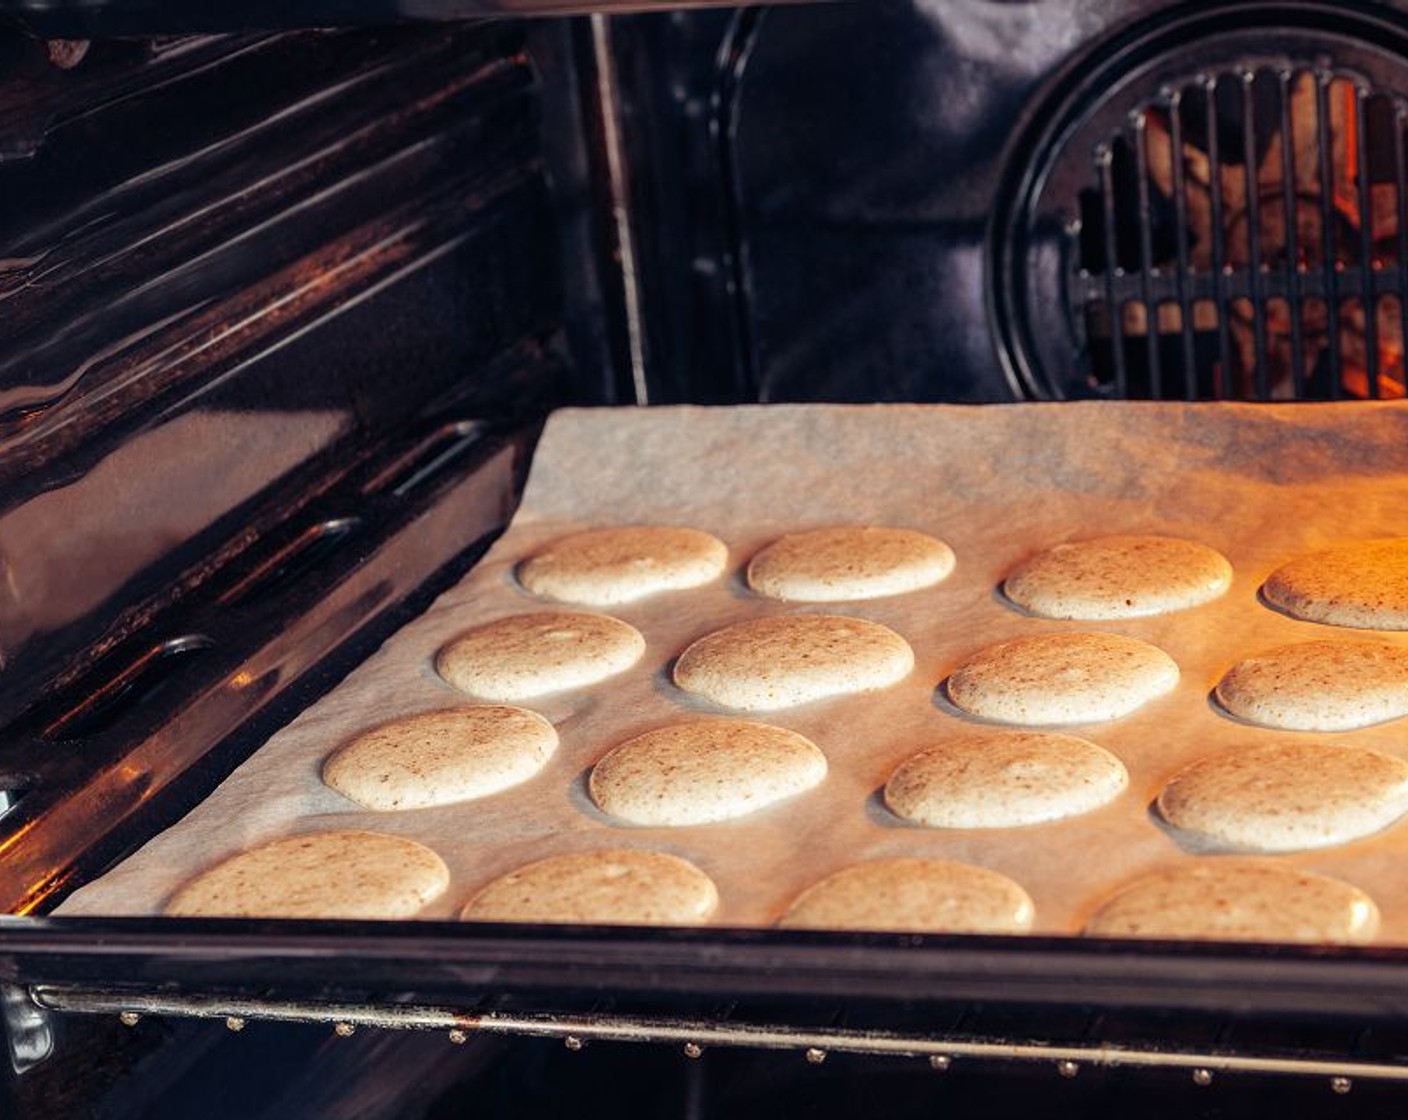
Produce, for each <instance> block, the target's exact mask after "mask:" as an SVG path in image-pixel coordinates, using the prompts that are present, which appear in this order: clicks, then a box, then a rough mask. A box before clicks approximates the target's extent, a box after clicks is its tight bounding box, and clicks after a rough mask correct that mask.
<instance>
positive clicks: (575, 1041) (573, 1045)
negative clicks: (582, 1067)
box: [562, 1034, 586, 1053]
mask: <svg viewBox="0 0 1408 1120" xmlns="http://www.w3.org/2000/svg"><path fill="white" fill-rule="evenodd" d="M562 1045H563V1046H565V1047H567V1049H569V1050H571V1051H573V1052H574V1053H575V1052H576V1051H578V1050H580V1049H581V1048H582V1047H583V1046H585V1045H586V1043H584V1042H583V1041H582V1040H581V1039H580V1038H578V1037H577V1036H576V1035H575V1034H569V1035H568V1036H567V1037H566V1038H564V1039H563V1040H562Z"/></svg>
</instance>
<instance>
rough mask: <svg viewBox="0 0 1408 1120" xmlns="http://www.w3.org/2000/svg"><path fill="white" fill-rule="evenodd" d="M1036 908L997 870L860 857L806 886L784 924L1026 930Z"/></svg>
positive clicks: (961, 930) (925, 930)
mask: <svg viewBox="0 0 1408 1120" xmlns="http://www.w3.org/2000/svg"><path fill="white" fill-rule="evenodd" d="M1034 913H1035V909H1034V907H1033V906H1032V900H1031V897H1030V896H1029V895H1028V894H1027V892H1026V891H1025V890H1023V889H1022V888H1021V887H1020V886H1019V885H1018V884H1017V883H1015V882H1013V881H1012V880H1011V879H1009V878H1008V877H1007V876H1005V875H1001V874H999V873H998V872H996V871H990V870H988V869H987V868H985V867H975V866H973V865H971V864H966V863H955V862H953V861H951V860H941V859H914V858H908V857H906V858H898V859H878V860H872V861H870V862H867V863H858V864H854V865H853V866H851V867H847V868H844V869H842V870H840V871H837V872H835V873H834V874H832V875H828V876H827V877H826V878H825V879H822V880H821V881H820V882H818V883H816V884H814V885H813V886H811V887H808V888H807V889H806V890H805V891H803V892H802V893H801V894H800V895H799V896H798V897H797V899H796V900H795V901H794V902H793V903H792V905H791V906H790V907H788V909H787V912H786V913H785V914H784V915H783V916H782V919H781V921H779V923H778V924H779V925H781V926H784V927H788V928H792V929H837V930H876V931H896V932H904V933H1023V932H1025V931H1026V930H1028V929H1030V928H1031V925H1032V918H1033V915H1034Z"/></svg>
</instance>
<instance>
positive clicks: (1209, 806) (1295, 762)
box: [1158, 743, 1408, 852]
mask: <svg viewBox="0 0 1408 1120" xmlns="http://www.w3.org/2000/svg"><path fill="white" fill-rule="evenodd" d="M1158 809H1159V812H1160V814H1161V815H1162V816H1163V818H1164V820H1166V821H1168V823H1169V824H1171V825H1174V826H1175V827H1177V828H1180V829H1184V830H1186V831H1187V832H1190V833H1194V834H1196V835H1198V836H1201V837H1205V838H1207V839H1210V840H1213V841H1215V842H1217V843H1219V844H1222V845H1227V846H1230V847H1235V848H1244V849H1252V850H1256V851H1264V852H1290V851H1299V850H1303V849H1307V848H1325V847H1330V846H1331V845H1334V844H1343V843H1346V842H1348V841H1350V840H1355V839H1358V838H1359V837H1361V836H1368V835H1370V834H1372V833H1375V832H1378V831H1379V830H1380V829H1383V828H1386V827H1388V826H1389V825H1390V824H1392V823H1393V822H1394V821H1396V820H1397V819H1398V818H1399V817H1401V816H1402V815H1403V814H1404V813H1405V812H1408V762H1404V761H1403V760H1402V759H1400V758H1395V757H1393V756H1392V755H1387V754H1383V753H1382V752H1380V751H1374V750H1367V749H1364V748H1361V747H1331V746H1322V745H1320V744H1316V743H1263V744H1260V745H1257V746H1252V747H1238V748H1235V749H1233V750H1229V751H1220V752H1218V753H1217V754H1214V755H1210V756H1208V757H1207V758H1202V759H1199V760H1198V761H1196V762H1194V763H1192V764H1190V765H1188V766H1186V767H1184V768H1183V769H1182V770H1180V771H1179V772H1178V773H1177V774H1175V775H1174V776H1173V778H1172V779H1170V781H1169V782H1168V783H1167V784H1166V785H1165V786H1164V788H1163V789H1162V790H1161V791H1160V793H1159V796H1158Z"/></svg>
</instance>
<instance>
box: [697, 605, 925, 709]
mask: <svg viewBox="0 0 1408 1120" xmlns="http://www.w3.org/2000/svg"><path fill="white" fill-rule="evenodd" d="M913 669H914V651H913V650H912V649H910V647H909V643H908V642H906V641H905V640H904V639H903V638H901V637H900V636H899V635H898V634H896V633H895V632H894V631H893V630H890V629H889V628H887V627H885V626H881V625H880V624H879V623H876V622H868V621H866V620H864V619H859V618H846V617H843V616H840V615H829V614H793V615H776V616H773V617H770V618H755V619H749V620H748V621H746V622H739V623H735V624H734V625H732V626H726V627H724V628H723V629H722V630H716V631H714V633H712V634H709V635H706V636H705V637H703V638H700V639H699V640H698V641H696V642H695V643H693V644H692V645H691V646H689V648H688V649H686V650H685V651H684V652H683V653H682V654H680V656H679V659H678V660H677V661H676V662H675V669H674V679H675V684H677V685H678V686H679V687H680V688H682V689H683V690H684V691H686V692H691V693H694V694H696V695H698V696H702V697H704V698H705V699H707V700H712V701H713V702H714V703H716V704H720V705H722V706H724V707H726V708H735V709H738V710H740V711H745V712H756V711H774V710H777V709H781V708H791V707H795V706H797V705H799V704H807V703H810V702H812V701H814V700H824V699H827V698H829V697H834V696H843V695H846V694H849V693H857V692H870V691H873V690H875V689H880V688H887V687H889V686H890V685H893V684H897V683H898V682H899V681H901V680H903V679H904V678H905V677H907V676H908V675H909V674H910V672H912V671H913Z"/></svg>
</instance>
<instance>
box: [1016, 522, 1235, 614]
mask: <svg viewBox="0 0 1408 1120" xmlns="http://www.w3.org/2000/svg"><path fill="white" fill-rule="evenodd" d="M1231 585H1232V565H1231V564H1229V563H1228V562H1227V560H1226V558H1225V557H1224V556H1223V555H1222V554H1221V553H1220V552H1217V551H1215V550H1214V549H1211V548H1209V547H1208V546H1207V545H1204V544H1198V543H1197V542H1196V541H1187V540H1182V539H1181V538H1178V537H1158V536H1110V537H1098V538H1096V539H1094V540H1087V541H1073V542H1071V543H1069V544H1058V545H1056V546H1055V547H1054V548H1050V549H1047V550H1046V551H1045V552H1042V553H1039V554H1038V555H1036V556H1033V557H1032V558H1031V559H1030V560H1028V561H1026V562H1025V563H1024V564H1022V565H1020V566H1019V567H1018V568H1017V569H1016V570H1015V571H1014V572H1013V573H1012V574H1011V575H1009V576H1008V577H1007V579H1006V581H1005V582H1004V583H1003V592H1004V593H1005V594H1006V596H1007V598H1008V599H1010V600H1011V601H1012V602H1014V603H1016V604H1017V606H1019V607H1022V608H1023V609H1025V610H1027V611H1030V612H1031V613H1032V614H1035V615H1040V616H1042V617H1043V618H1074V619H1081V620H1084V621H1095V620H1099V619H1111V618H1140V617H1143V616H1145V615H1151V614H1164V613H1166V612H1168V611H1178V610H1184V609H1185V608H1187V607H1195V606H1197V605H1198V604H1199V603H1206V602H1208V601H1209V600H1211V599H1216V598H1217V597H1218V596H1219V595H1222V594H1223V593H1224V592H1226V590H1227V589H1228V588H1229V587H1230V586H1231Z"/></svg>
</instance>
